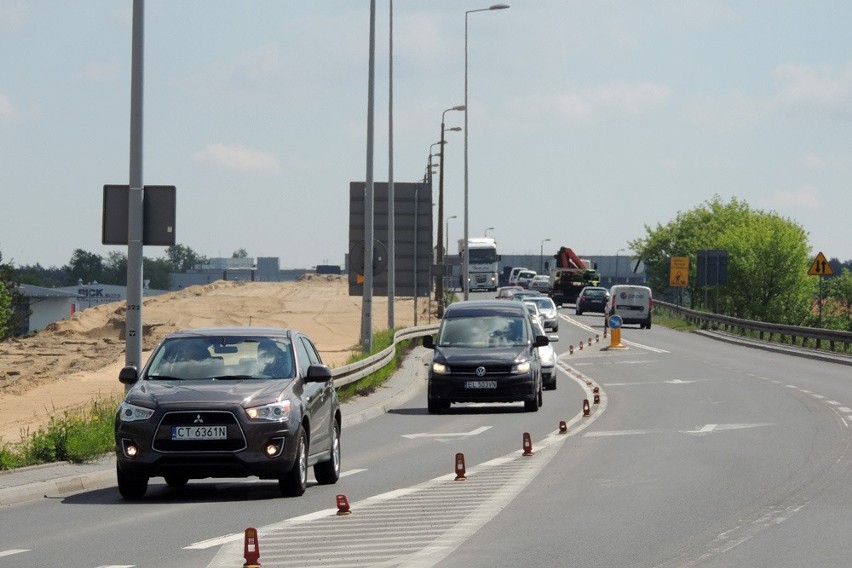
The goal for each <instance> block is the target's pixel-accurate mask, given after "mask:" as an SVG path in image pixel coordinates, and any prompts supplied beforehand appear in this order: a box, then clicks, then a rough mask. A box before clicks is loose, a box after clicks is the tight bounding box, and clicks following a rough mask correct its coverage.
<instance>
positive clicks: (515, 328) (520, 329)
mask: <svg viewBox="0 0 852 568" xmlns="http://www.w3.org/2000/svg"><path fill="white" fill-rule="evenodd" d="M529 340H530V338H529V337H528V334H527V326H525V325H524V318H523V316H520V315H518V316H511V315H499V316H493V315H492V316H468V317H457V318H447V319H445V320H444V322H443V323H442V324H441V329H440V331H439V333H438V342H437V344H438V345H439V346H444V347H474V348H476V347H496V346H509V345H526V344H528V343H529Z"/></svg>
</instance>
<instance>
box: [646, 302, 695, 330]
mask: <svg viewBox="0 0 852 568" xmlns="http://www.w3.org/2000/svg"><path fill="white" fill-rule="evenodd" d="M654 325H661V326H663V327H667V328H669V329H673V330H675V331H697V330H699V329H701V326H698V325H695V324H693V323H690V322H688V321H686V319H685V318H683V317H681V316H679V315H678V314H676V313H675V312H673V311H671V310H667V309H665V308H660V307H659V306H654Z"/></svg>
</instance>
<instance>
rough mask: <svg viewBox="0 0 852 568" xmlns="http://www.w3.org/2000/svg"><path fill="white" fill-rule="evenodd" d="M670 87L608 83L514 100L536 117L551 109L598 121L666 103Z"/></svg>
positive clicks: (564, 115) (569, 116) (573, 117)
mask: <svg viewBox="0 0 852 568" xmlns="http://www.w3.org/2000/svg"><path fill="white" fill-rule="evenodd" d="M671 94H672V91H671V88H670V87H669V86H668V85H663V84H658V83H612V84H609V85H603V86H600V87H595V88H591V89H582V90H577V91H564V92H561V93H555V94H551V95H534V96H532V97H529V98H528V99H527V100H526V101H521V102H518V103H515V107H516V108H518V109H526V111H527V112H531V113H532V114H534V115H536V116H548V115H550V114H551V113H553V112H555V113H556V114H557V115H559V116H560V117H562V118H564V119H566V120H569V121H586V120H601V119H606V118H610V117H613V116H636V115H640V114H643V113H645V112H647V111H649V110H651V109H653V108H655V107H659V106H662V105H664V104H666V103H667V102H668V101H669V99H670V98H671Z"/></svg>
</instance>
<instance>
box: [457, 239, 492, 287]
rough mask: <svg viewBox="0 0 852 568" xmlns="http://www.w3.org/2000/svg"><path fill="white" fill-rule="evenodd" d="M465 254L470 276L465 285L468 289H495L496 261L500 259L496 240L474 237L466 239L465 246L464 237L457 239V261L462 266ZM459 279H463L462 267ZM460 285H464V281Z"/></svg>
mask: <svg viewBox="0 0 852 568" xmlns="http://www.w3.org/2000/svg"><path fill="white" fill-rule="evenodd" d="M466 254H467V255H468V272H469V276H470V279H469V280H468V282H467V284H466V285H467V286H469V290H489V291H494V290H497V263H498V262H499V260H500V255H499V254H497V241H496V240H495V239H493V238H491V237H475V238H471V239H468V242H467V246H465V241H464V239H459V262H460V264H461V265H462V266H464V258H465V255H466ZM461 280H464V269H462V275H461ZM462 286H463V287H464V286H465V283H464V282H462Z"/></svg>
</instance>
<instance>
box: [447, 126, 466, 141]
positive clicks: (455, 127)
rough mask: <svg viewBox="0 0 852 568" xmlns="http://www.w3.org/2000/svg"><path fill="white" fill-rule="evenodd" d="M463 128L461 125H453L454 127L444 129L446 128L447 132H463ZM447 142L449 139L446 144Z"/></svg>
mask: <svg viewBox="0 0 852 568" xmlns="http://www.w3.org/2000/svg"><path fill="white" fill-rule="evenodd" d="M461 129H462V127H461V126H453V127H452V128H445V129H444V130H446V131H447V132H461ZM446 143H447V141H446V140H445V141H444V144H446Z"/></svg>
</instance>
